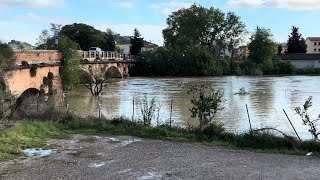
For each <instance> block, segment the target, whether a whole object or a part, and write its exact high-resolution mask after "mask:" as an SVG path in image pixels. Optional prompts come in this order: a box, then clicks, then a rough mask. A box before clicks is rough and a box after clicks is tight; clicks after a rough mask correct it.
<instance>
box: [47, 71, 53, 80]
mask: <svg viewBox="0 0 320 180" xmlns="http://www.w3.org/2000/svg"><path fill="white" fill-rule="evenodd" d="M47 77H48V79H50V80H53V78H54V75H53V73H52V72H48V76H47Z"/></svg>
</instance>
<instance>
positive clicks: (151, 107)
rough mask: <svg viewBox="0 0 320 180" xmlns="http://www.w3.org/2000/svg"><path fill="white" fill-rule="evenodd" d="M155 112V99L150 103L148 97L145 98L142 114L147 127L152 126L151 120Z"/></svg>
mask: <svg viewBox="0 0 320 180" xmlns="http://www.w3.org/2000/svg"><path fill="white" fill-rule="evenodd" d="M155 111H156V100H155V98H152V99H151V100H150V102H149V101H148V98H147V96H145V97H144V98H143V100H142V104H141V114H142V119H143V124H144V125H145V126H150V125H151V120H152V118H153V117H154V113H155Z"/></svg>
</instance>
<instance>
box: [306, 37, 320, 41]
mask: <svg viewBox="0 0 320 180" xmlns="http://www.w3.org/2000/svg"><path fill="white" fill-rule="evenodd" d="M307 39H309V40H310V41H320V37H307Z"/></svg>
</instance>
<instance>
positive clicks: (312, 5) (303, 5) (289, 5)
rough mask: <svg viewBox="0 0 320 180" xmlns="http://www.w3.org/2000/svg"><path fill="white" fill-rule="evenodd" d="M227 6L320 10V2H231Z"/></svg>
mask: <svg viewBox="0 0 320 180" xmlns="http://www.w3.org/2000/svg"><path fill="white" fill-rule="evenodd" d="M227 4H228V5H229V6H231V7H236V8H279V9H289V10H315V9H320V0H229V1H228V3H227Z"/></svg>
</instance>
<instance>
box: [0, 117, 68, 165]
mask: <svg viewBox="0 0 320 180" xmlns="http://www.w3.org/2000/svg"><path fill="white" fill-rule="evenodd" d="M63 137H66V135H65V134H64V133H62V132H61V131H59V130H58V128H57V127H56V126H55V125H54V124H53V123H50V122H35V121H23V122H20V123H17V124H15V125H14V127H13V128H11V129H9V130H7V131H5V132H2V133H1V136H0V161H1V160H5V159H9V158H13V157H14V156H17V155H22V154H23V153H22V149H25V148H41V147H44V146H45V142H46V138H63Z"/></svg>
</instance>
